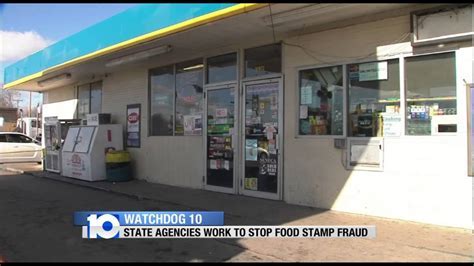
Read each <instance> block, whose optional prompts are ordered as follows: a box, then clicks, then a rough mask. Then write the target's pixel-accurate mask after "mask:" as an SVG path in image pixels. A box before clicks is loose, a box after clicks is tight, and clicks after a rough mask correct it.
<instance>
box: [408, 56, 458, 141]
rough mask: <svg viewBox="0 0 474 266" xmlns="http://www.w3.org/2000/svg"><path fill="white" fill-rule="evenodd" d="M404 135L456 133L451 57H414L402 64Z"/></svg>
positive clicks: (454, 78)
mask: <svg viewBox="0 0 474 266" xmlns="http://www.w3.org/2000/svg"><path fill="white" fill-rule="evenodd" d="M405 77H406V98H407V99H406V104H407V120H406V134H407V135H438V134H440V135H442V134H446V133H453V132H456V131H457V123H456V113H457V110H456V65H455V54H454V53H444V54H434V55H426V56H415V57H410V58H406V60H405Z"/></svg>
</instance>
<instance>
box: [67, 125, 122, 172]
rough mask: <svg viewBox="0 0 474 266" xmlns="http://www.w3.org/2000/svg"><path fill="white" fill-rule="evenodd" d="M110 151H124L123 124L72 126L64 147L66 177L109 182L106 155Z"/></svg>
mask: <svg viewBox="0 0 474 266" xmlns="http://www.w3.org/2000/svg"><path fill="white" fill-rule="evenodd" d="M109 150H123V135H122V125H120V124H102V125H83V126H72V127H70V128H69V131H68V134H67V137H66V140H65V142H64V145H63V147H62V175H64V176H67V177H72V178H77V179H82V180H86V181H99V180H105V179H106V171H105V170H106V165H105V155H106V153H107V151H109Z"/></svg>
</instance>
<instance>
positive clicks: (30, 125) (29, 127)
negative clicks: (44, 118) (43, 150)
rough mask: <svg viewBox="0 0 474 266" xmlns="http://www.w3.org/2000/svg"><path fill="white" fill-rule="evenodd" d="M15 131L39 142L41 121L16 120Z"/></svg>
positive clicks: (26, 118) (35, 119)
mask: <svg viewBox="0 0 474 266" xmlns="http://www.w3.org/2000/svg"><path fill="white" fill-rule="evenodd" d="M15 131H16V132H20V133H23V134H25V135H27V136H28V137H31V138H34V139H36V140H38V141H41V133H42V132H41V119H39V120H38V119H37V118H36V117H23V118H18V120H17V121H16V129H15Z"/></svg>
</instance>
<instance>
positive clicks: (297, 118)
mask: <svg viewBox="0 0 474 266" xmlns="http://www.w3.org/2000/svg"><path fill="white" fill-rule="evenodd" d="M338 66H341V67H342V75H343V77H342V88H343V91H342V92H343V99H342V112H343V114H342V121H343V122H342V135H301V134H300V110H299V108H300V105H301V99H300V97H301V95H300V93H301V88H300V72H301V71H304V70H310V69H319V68H330V67H338ZM346 68H347V64H345V63H344V64H318V65H315V66H303V67H297V68H296V103H297V106H296V112H295V113H296V116H295V121H296V132H295V134H296V138H301V139H307V138H309V139H340V138H345V137H346V136H347V121H346V120H347V99H348V94H347V93H348V91H347V75H346Z"/></svg>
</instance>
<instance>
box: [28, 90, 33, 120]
mask: <svg viewBox="0 0 474 266" xmlns="http://www.w3.org/2000/svg"><path fill="white" fill-rule="evenodd" d="M28 117H33V116H32V113H31V91H30V104H29V109H28Z"/></svg>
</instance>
